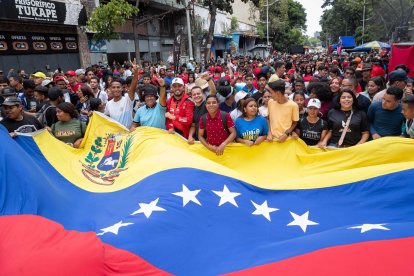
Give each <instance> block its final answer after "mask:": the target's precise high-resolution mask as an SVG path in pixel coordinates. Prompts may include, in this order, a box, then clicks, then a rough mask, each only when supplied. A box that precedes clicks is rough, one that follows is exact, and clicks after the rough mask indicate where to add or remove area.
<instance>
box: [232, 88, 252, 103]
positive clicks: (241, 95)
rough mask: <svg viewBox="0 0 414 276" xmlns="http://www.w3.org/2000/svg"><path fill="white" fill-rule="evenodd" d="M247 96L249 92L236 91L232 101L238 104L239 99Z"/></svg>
mask: <svg viewBox="0 0 414 276" xmlns="http://www.w3.org/2000/svg"><path fill="white" fill-rule="evenodd" d="M248 96H249V94H248V93H247V92H245V91H240V92H237V93H236V95H235V96H234V101H235V102H236V104H238V103H239V101H240V100H242V99H244V98H246V97H248Z"/></svg>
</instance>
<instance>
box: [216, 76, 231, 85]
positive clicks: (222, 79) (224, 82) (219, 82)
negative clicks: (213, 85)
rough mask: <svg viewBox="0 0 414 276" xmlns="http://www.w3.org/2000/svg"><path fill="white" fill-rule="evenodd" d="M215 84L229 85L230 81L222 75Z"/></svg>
mask: <svg viewBox="0 0 414 276" xmlns="http://www.w3.org/2000/svg"><path fill="white" fill-rule="evenodd" d="M217 85H218V86H229V85H230V81H229V80H228V79H227V78H225V77H222V78H219V80H218V82H217Z"/></svg>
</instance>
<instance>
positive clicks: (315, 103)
mask: <svg viewBox="0 0 414 276" xmlns="http://www.w3.org/2000/svg"><path fill="white" fill-rule="evenodd" d="M311 106H313V107H316V108H317V109H320V108H321V102H320V101H319V100H318V99H310V100H309V102H308V107H311Z"/></svg>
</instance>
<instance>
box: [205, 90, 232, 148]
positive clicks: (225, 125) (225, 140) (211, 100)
mask: <svg viewBox="0 0 414 276" xmlns="http://www.w3.org/2000/svg"><path fill="white" fill-rule="evenodd" d="M206 108H207V112H208V113H207V114H205V115H203V116H201V118H200V122H199V123H198V127H199V129H198V139H199V140H200V142H201V144H203V145H204V146H205V147H206V148H208V149H209V150H211V151H212V152H214V153H216V154H217V155H222V154H223V153H224V149H225V148H226V146H227V145H228V144H229V143H231V142H233V141H234V139H235V138H236V128H235V127H234V123H233V120H232V119H231V117H230V115H229V114H228V113H226V112H224V111H220V110H219V103H218V99H217V97H216V96H215V95H208V96H207V98H206ZM222 112H224V114H222ZM223 115H225V116H223ZM224 117H225V122H223V120H224ZM204 122H205V123H204ZM205 133H206V134H207V139H206V138H204V136H205V135H204V134H205Z"/></svg>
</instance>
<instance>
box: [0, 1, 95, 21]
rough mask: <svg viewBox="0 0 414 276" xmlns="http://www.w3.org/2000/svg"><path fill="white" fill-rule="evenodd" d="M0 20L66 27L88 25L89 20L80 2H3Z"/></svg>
mask: <svg viewBox="0 0 414 276" xmlns="http://www.w3.org/2000/svg"><path fill="white" fill-rule="evenodd" d="M0 19H7V20H16V21H29V22H36V23H45V24H64V25H86V20H87V18H86V10H85V7H84V6H83V5H82V4H81V2H80V1H79V0H65V1H50V0H2V1H0Z"/></svg>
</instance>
